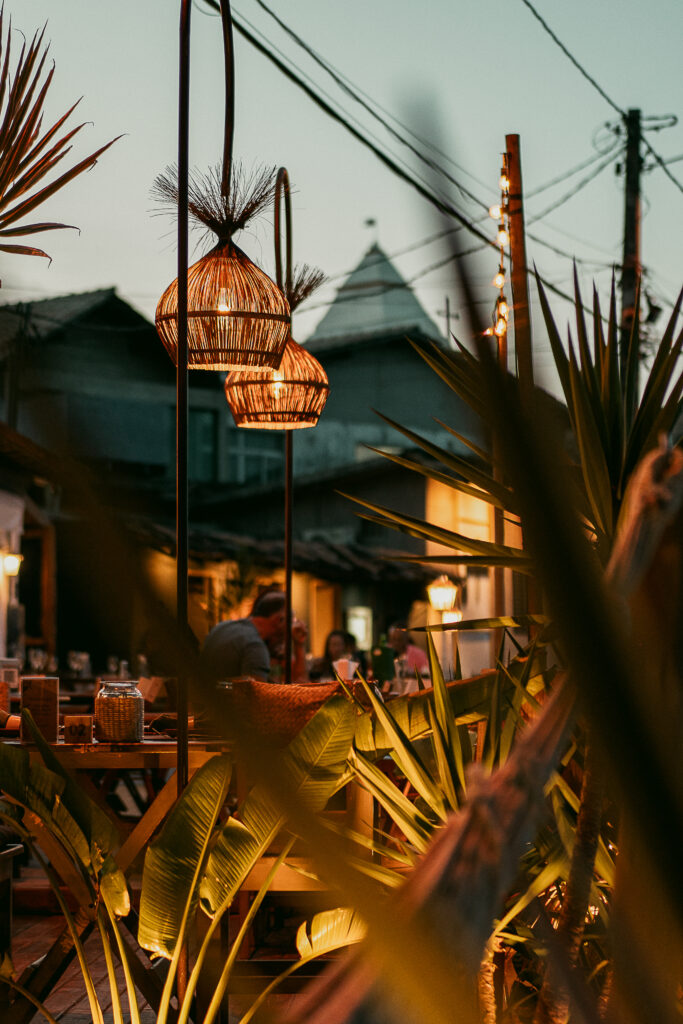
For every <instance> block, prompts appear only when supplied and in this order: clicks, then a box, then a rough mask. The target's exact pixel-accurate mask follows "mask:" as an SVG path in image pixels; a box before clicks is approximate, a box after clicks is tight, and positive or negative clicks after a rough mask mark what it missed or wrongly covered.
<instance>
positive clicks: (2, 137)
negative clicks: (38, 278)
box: [0, 8, 120, 258]
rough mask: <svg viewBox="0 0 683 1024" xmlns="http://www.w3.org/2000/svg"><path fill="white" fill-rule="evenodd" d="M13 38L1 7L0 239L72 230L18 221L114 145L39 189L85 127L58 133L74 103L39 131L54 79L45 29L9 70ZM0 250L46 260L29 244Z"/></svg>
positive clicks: (35, 36)
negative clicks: (6, 27) (45, 38)
mask: <svg viewBox="0 0 683 1024" xmlns="http://www.w3.org/2000/svg"><path fill="white" fill-rule="evenodd" d="M11 34H12V26H11V23H10V25H9V27H8V29H7V33H6V34H5V31H4V12H3V11H2V9H1V8H0V238H11V237H17V236H21V235H31V234H34V233H36V232H39V231H55V230H57V229H60V228H68V227H73V225H70V224H61V223H55V222H47V221H42V222H36V223H33V224H18V223H17V222H18V221H20V220H21V219H22V218H23V217H26V216H27V215H28V214H30V213H32V212H33V210H34V209H35V208H36V207H37V206H39V205H40V204H41V203H44V202H45V201H46V200H47V199H49V198H50V197H51V196H52V195H54V194H55V192H58V191H59V189H61V188H63V187H64V186H65V185H66V184H68V182H70V181H72V180H73V179H74V178H75V177H77V176H78V175H79V174H81V173H82V172H83V171H86V170H89V169H90V168H91V167H93V166H94V164H95V163H96V161H97V158H98V157H99V156H100V155H101V154H102V153H104V151H105V150H107V149H109V147H110V146H111V145H112V144H113V143H114V142H116V139H112V140H111V142H108V143H107V144H106V145H105V146H102V147H101V148H100V149H98V150H96V151H95V152H94V153H91V154H90V156H87V157H86V158H85V159H84V160H81V161H79V163H77V164H75V165H74V166H73V167H71V168H70V169H69V170H68V171H65V172H64V173H63V174H61V175H60V176H59V177H58V178H56V179H55V180H53V181H51V182H50V183H49V184H47V185H43V187H42V188H38V187H37V186H38V183H39V182H41V181H42V180H43V179H44V178H45V177H46V176H47V175H48V174H49V173H50V172H51V171H52V170H53V169H54V167H56V165H57V164H58V163H59V162H60V161H61V160H63V159H64V157H65V156H66V155H67V153H68V152H69V151H70V149H71V146H70V145H69V143H70V142H71V140H72V139H73V138H74V136H75V135H77V134H78V132H79V131H80V130H81V128H83V127H84V124H79V125H77V126H76V127H75V128H72V129H71V130H70V131H67V132H65V133H64V134H63V135H61V136H60V134H59V133H60V130H61V129H62V127H63V125H64V124H65V122H66V121H67V119H68V118H69V117H70V115H71V114H72V113H73V111H74V109H75V108H76V106H77V105H78V104H77V103H74V105H73V106H72V107H70V108H69V110H67V112H66V113H65V114H63V115H62V117H60V118H59V119H58V120H57V121H55V123H54V124H53V125H51V127H49V128H48V129H47V130H45V131H43V120H42V119H43V107H44V104H45V98H46V96H47V93H48V90H49V88H50V85H51V83H52V78H53V75H54V65H53V67H52V68H51V69H50V70H49V71H48V73H47V75H46V76H45V77H44V78H43V71H44V68H45V62H46V59H47V54H48V49H49V47H48V46H47V45H45V46H44V45H43V38H44V35H45V29H43V30H42V31H40V32H36V33H35V35H34V36H33V39H32V40H31V42H30V43H26V41H24V43H23V45H22V47H21V50H20V53H19V57H18V59H17V61H16V65H15V66H14V69H13V70H12V62H11V45H10V40H11ZM41 79H42V81H41ZM84 123H85V122H84ZM119 137H120V136H119ZM0 250H1V251H2V252H11V253H19V254H22V255H25V256H46V257H47V253H46V252H43V250H42V249H37V248H34V247H33V246H27V245H14V244H5V243H0ZM48 258H49V257H48Z"/></svg>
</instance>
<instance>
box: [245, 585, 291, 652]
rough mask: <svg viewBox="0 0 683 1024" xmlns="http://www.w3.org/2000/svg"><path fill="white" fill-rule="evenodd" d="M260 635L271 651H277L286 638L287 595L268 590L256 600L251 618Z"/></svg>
mask: <svg viewBox="0 0 683 1024" xmlns="http://www.w3.org/2000/svg"><path fill="white" fill-rule="evenodd" d="M249 617H250V619H251V621H252V622H253V623H254V625H255V626H256V629H257V630H258V634H259V636H260V637H261V639H262V640H263V641H264V643H266V644H267V646H268V648H269V649H270V650H277V649H278V648H279V647H280V646H281V645H282V643H283V641H284V638H285V627H286V619H285V595H284V593H283V592H282V591H281V590H267V591H266V592H265V593H263V594H261V595H260V596H259V597H257V598H256V600H255V601H254V604H253V606H252V609H251V615H250V616H249Z"/></svg>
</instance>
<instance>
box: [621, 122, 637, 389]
mask: <svg viewBox="0 0 683 1024" xmlns="http://www.w3.org/2000/svg"><path fill="white" fill-rule="evenodd" d="M640 169H641V159H640V110H629V111H628V114H627V116H626V166H625V174H624V179H625V180H624V254H623V259H622V266H621V325H620V332H619V355H620V362H621V370H622V381H624V382H625V380H626V374H625V369H626V362H627V357H628V347H629V343H630V340H631V333H632V331H633V326H634V323H635V322H636V320H637V312H638V310H637V309H636V301H637V295H638V284H639V281H640V274H641V264H640ZM634 342H635V344H636V345H639V344H640V339H639V338H635V339H634ZM638 362H639V360H638V359H636V360H635V381H634V384H635V386H634V388H633V397H634V400H635V401H636V402H637V400H638V399H637V396H638Z"/></svg>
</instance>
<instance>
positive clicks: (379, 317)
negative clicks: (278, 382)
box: [306, 244, 443, 353]
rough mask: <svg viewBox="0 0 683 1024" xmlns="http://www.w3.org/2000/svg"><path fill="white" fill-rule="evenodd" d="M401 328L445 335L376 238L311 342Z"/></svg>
mask: <svg viewBox="0 0 683 1024" xmlns="http://www.w3.org/2000/svg"><path fill="white" fill-rule="evenodd" d="M399 333H401V334H407V335H410V334H411V333H413V334H421V335H422V336H424V337H427V338H431V339H433V340H434V341H442V340H443V337H442V335H441V332H440V331H439V329H438V327H437V326H436V325H435V324H434V322H433V321H432V320H431V319H430V318H429V316H428V315H427V313H426V312H425V311H424V309H423V308H422V306H421V305H420V303H419V302H418V300H417V299H416V297H415V295H414V294H413V292H412V290H411V288H410V286H409V285H408V284H406V282H405V281H404V279H403V278H402V277H401V275H400V274H399V272H398V270H397V269H396V267H395V266H394V265H393V263H392V262H391V261H390V260H389V258H388V257H387V255H386V254H385V253H384V252H383V251H382V249H380V247H379V246H378V245H376V244H374V245H372V246H371V247H370V248H369V249H368V251H367V252H366V253H365V255H364V256H363V259H362V260H361V261H360V263H359V264H358V266H357V267H356V269H355V270H353V271H352V272H351V274H349V276H348V277H347V279H346V281H344V284H343V285H342V286H341V288H340V289H339V291H338V292H337V297H336V299H335V300H334V302H333V303H332V305H331V306H330V308H329V309H328V311H327V313H326V314H325V316H324V317H323V318H322V320H321V321H320V323H319V324H318V326H317V327H316V328H315V330H314V331H313V333H312V334H311V335H310V337H309V338H308V340H307V342H306V347H307V348H309V349H310V350H311V352H315V353H319V352H326V351H329V350H330V349H333V348H337V347H338V346H339V345H342V344H346V343H348V342H349V341H351V342H353V341H356V340H357V341H363V340H366V339H368V338H371V337H377V336H379V335H389V334H392V335H396V334H399Z"/></svg>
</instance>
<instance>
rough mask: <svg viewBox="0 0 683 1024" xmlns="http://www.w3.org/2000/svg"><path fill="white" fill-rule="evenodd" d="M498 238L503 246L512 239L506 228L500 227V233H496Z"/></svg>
mask: <svg viewBox="0 0 683 1024" xmlns="http://www.w3.org/2000/svg"><path fill="white" fill-rule="evenodd" d="M496 239H497V241H498V245H500V246H503V245H507V244H508V242H509V241H510V236H509V234H508V233H507V231H506V230H505V228H500V229H499V230H498V234H497V235H496Z"/></svg>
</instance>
